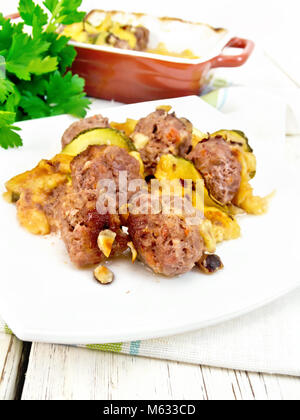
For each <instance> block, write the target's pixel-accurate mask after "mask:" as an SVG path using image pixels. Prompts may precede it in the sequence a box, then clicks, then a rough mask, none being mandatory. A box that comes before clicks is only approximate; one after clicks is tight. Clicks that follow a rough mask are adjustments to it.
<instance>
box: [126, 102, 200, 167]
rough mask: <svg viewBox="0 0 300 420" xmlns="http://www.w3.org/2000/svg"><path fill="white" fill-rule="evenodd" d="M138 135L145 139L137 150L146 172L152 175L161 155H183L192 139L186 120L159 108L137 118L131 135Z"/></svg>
mask: <svg viewBox="0 0 300 420" xmlns="http://www.w3.org/2000/svg"><path fill="white" fill-rule="evenodd" d="M140 135H142V138H143V139H144V140H145V145H143V147H142V148H141V149H139V152H140V154H141V158H142V160H143V162H144V165H145V170H146V174H147V175H154V173H155V169H156V166H157V163H158V162H159V159H160V157H161V156H162V155H165V154H168V153H171V154H173V155H175V156H177V155H183V154H184V153H185V152H186V151H187V150H188V148H189V146H190V144H191V141H192V126H191V124H190V123H189V122H188V121H187V120H180V119H178V118H177V117H176V116H175V114H168V113H167V112H166V111H164V110H162V109H160V110H157V111H155V112H152V113H151V114H149V115H148V116H147V117H145V118H142V119H141V120H139V122H138V124H137V126H136V128H135V130H134V132H133V134H132V135H131V137H132V138H133V140H137V139H138V138H139V136H140Z"/></svg>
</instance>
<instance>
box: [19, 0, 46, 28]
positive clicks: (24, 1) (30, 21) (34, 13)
mask: <svg viewBox="0 0 300 420" xmlns="http://www.w3.org/2000/svg"><path fill="white" fill-rule="evenodd" d="M18 10H19V13H20V16H21V18H22V19H23V21H24V23H25V25H29V26H34V20H35V19H36V22H38V23H39V25H40V26H41V27H42V26H44V25H46V24H47V22H48V16H47V14H46V13H45V12H44V11H43V9H42V8H41V7H40V6H39V5H35V3H34V2H33V0H20V3H19V9H18Z"/></svg>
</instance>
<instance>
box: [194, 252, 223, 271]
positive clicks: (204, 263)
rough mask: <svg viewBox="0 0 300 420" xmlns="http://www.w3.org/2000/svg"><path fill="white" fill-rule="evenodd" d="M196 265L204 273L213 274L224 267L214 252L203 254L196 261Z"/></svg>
mask: <svg viewBox="0 0 300 420" xmlns="http://www.w3.org/2000/svg"><path fill="white" fill-rule="evenodd" d="M197 266H198V267H199V268H200V270H201V271H203V272H204V273H205V274H214V273H216V272H217V271H219V270H222V268H224V265H223V263H222V261H221V258H220V257H218V255H215V254H203V256H202V258H201V260H200V261H198V262H197Z"/></svg>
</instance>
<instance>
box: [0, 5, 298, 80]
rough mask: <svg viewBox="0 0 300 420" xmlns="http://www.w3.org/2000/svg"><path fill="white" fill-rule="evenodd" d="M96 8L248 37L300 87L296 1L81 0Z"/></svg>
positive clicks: (13, 7) (4, 7) (9, 9)
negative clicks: (174, 19) (169, 18)
mask: <svg viewBox="0 0 300 420" xmlns="http://www.w3.org/2000/svg"><path fill="white" fill-rule="evenodd" d="M36 2H37V3H40V4H41V3H42V1H41V0H38V1H36ZM17 5H18V0H10V1H7V0H0V11H1V12H2V13H4V14H7V13H13V12H15V11H16V9H17ZM95 7H98V8H101V9H107V10H112V9H118V10H129V11H137V12H139V11H141V12H147V13H151V14H154V15H159V16H174V17H181V18H186V19H191V20H194V21H202V22H206V23H210V24H212V25H214V26H222V27H226V28H228V29H230V30H231V32H233V33H234V34H235V35H237V36H246V37H250V38H251V39H253V40H255V41H256V42H258V43H260V44H261V45H263V47H264V48H265V49H266V50H267V52H268V53H269V54H271V55H272V57H273V58H274V59H275V60H276V61H277V62H279V63H280V65H281V67H283V68H284V70H285V71H286V72H288V73H289V76H290V77H292V78H293V79H294V80H296V81H297V82H298V84H299V86H300V54H299V51H300V48H299V44H300V25H299V18H300V1H299V0H184V1H181V0H180V1H179V0H151V1H143V2H142V1H140V0H139V1H137V0H126V1H125V0H110V1H109V2H105V1H102V0H83V4H82V9H84V10H87V11H89V10H90V9H92V8H95Z"/></svg>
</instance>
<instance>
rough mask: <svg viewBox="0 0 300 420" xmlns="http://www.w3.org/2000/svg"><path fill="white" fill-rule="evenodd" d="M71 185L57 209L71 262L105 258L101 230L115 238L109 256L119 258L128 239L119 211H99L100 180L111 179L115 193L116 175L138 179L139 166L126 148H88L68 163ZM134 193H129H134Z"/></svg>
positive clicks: (79, 263)
mask: <svg viewBox="0 0 300 420" xmlns="http://www.w3.org/2000/svg"><path fill="white" fill-rule="evenodd" d="M71 170H72V186H71V187H69V188H68V190H67V191H65V194H64V195H63V198H62V202H61V205H60V208H59V213H58V214H59V226H60V230H61V235H62V238H63V240H64V242H65V244H66V247H67V250H68V252H69V255H70V259H71V260H72V262H73V263H74V264H76V265H77V266H79V267H84V266H86V265H91V264H98V263H99V262H101V261H102V260H103V259H104V255H103V254H102V252H101V251H100V249H99V248H98V245H97V238H98V236H99V233H100V232H101V231H102V230H106V229H110V230H112V231H114V232H115V233H116V234H117V236H116V239H115V242H114V244H113V248H112V252H111V256H115V255H119V254H120V253H122V252H124V251H125V250H126V248H127V242H128V241H129V237H128V235H127V234H125V233H124V232H123V231H122V229H121V227H122V222H121V219H120V217H119V215H118V208H115V210H114V211H112V212H111V213H110V211H109V210H110V209H106V208H104V211H103V212H99V207H98V203H99V189H98V184H101V180H105V179H108V180H112V181H115V184H116V187H117V188H116V192H117V193H119V191H118V181H119V179H118V178H119V172H120V171H127V180H128V183H129V182H130V180H132V179H140V164H139V162H138V161H137V160H136V159H134V158H133V157H131V156H130V155H129V154H128V152H127V151H126V150H125V149H121V148H119V147H117V146H90V147H89V148H88V149H87V150H85V151H84V152H82V153H81V154H80V155H78V156H77V157H76V158H74V160H73V161H72V164H71ZM133 193H134V192H129V193H128V196H129V197H130V194H133Z"/></svg>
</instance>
